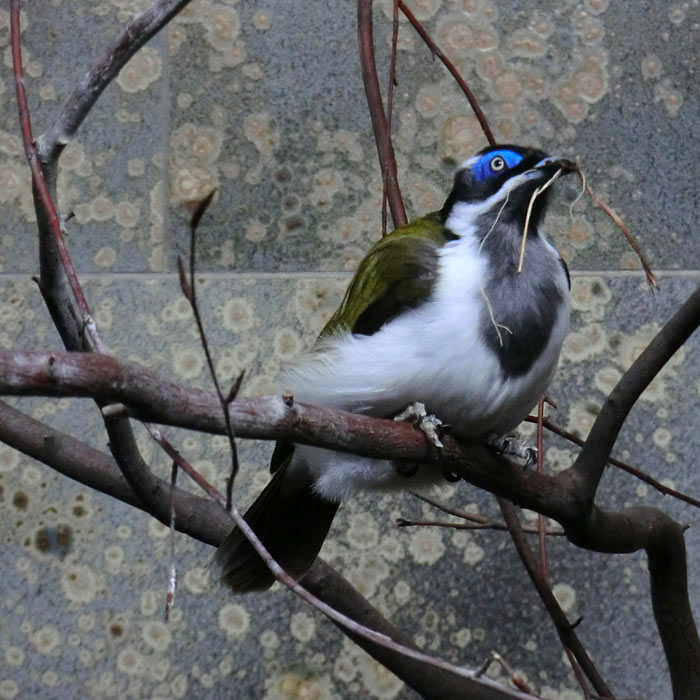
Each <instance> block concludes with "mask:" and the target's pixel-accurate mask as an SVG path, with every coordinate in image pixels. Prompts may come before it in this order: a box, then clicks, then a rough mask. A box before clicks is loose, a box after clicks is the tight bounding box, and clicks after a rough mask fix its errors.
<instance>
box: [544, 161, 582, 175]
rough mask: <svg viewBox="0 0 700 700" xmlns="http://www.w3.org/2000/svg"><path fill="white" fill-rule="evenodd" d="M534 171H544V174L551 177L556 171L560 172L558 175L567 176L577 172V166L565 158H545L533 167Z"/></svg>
mask: <svg viewBox="0 0 700 700" xmlns="http://www.w3.org/2000/svg"><path fill="white" fill-rule="evenodd" d="M535 169H536V170H544V171H545V172H547V173H549V174H551V175H553V174H554V173H555V172H556V171H557V170H561V172H560V173H559V174H560V175H567V174H568V173H572V172H574V171H576V170H578V165H577V164H576V163H574V161H572V160H568V159H567V158H553V157H551V156H550V157H547V158H543V159H542V160H541V161H540V162H539V163H537V165H536V166H535Z"/></svg>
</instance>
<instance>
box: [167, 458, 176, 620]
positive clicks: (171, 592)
mask: <svg viewBox="0 0 700 700" xmlns="http://www.w3.org/2000/svg"><path fill="white" fill-rule="evenodd" d="M176 482H177V462H175V461H173V466H172V469H171V472H170V554H169V557H168V558H169V560H170V561H169V566H168V569H169V571H170V575H169V576H168V592H167V593H166V595H165V621H166V622H167V621H168V620H169V619H170V610H171V608H172V606H173V602H174V601H175V590H176V589H177V566H176V563H175V499H174V498H173V495H174V493H175V484H176Z"/></svg>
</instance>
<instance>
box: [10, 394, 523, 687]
mask: <svg viewBox="0 0 700 700" xmlns="http://www.w3.org/2000/svg"><path fill="white" fill-rule="evenodd" d="M0 442H5V443H6V444H8V445H10V446H12V447H14V448H16V449H18V450H20V451H21V452H23V453H24V454H27V455H29V456H31V457H34V458H35V459H38V460H39V461H41V462H44V463H45V464H47V465H48V466H50V467H52V468H53V469H56V470H57V471H59V472H61V473H63V474H65V475H66V476H68V477H70V478H73V479H76V480H77V481H79V482H81V483H83V484H85V485H86V486H89V487H91V488H95V489H97V490H99V491H102V492H104V493H107V494H109V495H110V496H113V497H115V498H118V499H119V500H122V501H124V502H125V503H128V504H129V505H133V506H135V507H137V508H141V509H142V510H145V511H146V512H147V513H150V514H151V515H155V517H157V518H158V519H159V520H160V521H161V522H163V523H164V524H168V521H169V516H170V510H169V507H170V485H169V484H168V482H166V481H164V480H163V479H158V478H157V477H153V484H154V486H155V489H154V491H153V493H152V496H153V498H152V499H151V500H150V502H151V503H153V502H154V501H157V502H158V503H159V504H160V505H161V506H162V509H163V510H164V513H163V514H162V515H163V517H161V515H158V514H157V513H154V512H152V511H150V510H148V509H147V508H146V507H145V506H144V503H143V501H142V499H141V498H139V497H137V496H136V494H135V493H134V492H133V491H132V489H131V488H130V487H129V484H128V483H127V481H126V480H125V479H124V477H123V475H122V474H121V473H120V471H119V468H118V467H117V465H116V463H115V461H114V460H112V459H110V458H109V457H108V456H107V455H105V454H104V453H102V452H99V451H98V450H95V449H94V448H91V447H88V446H87V445H84V444H83V443H81V442H80V441H79V440H76V439H75V438H72V437H70V436H69V435H66V434H64V433H61V432H59V431H57V430H54V429H53V428H50V427H48V426H46V425H43V424H41V423H39V422H38V421H35V420H34V419H32V418H30V417H28V416H26V415H24V414H22V413H21V412H20V411H17V410H16V409H14V408H12V407H11V406H9V405H8V404H6V403H4V402H2V401H0ZM172 493H173V500H174V506H175V511H176V516H177V517H176V519H175V523H176V528H177V529H178V530H179V531H180V532H183V533H185V534H187V535H189V536H191V537H194V538H195V539H197V540H200V541H201V542H205V543H207V544H211V545H213V546H218V545H219V544H221V542H222V541H223V540H224V538H225V537H226V535H227V534H228V532H229V531H230V529H231V519H230V517H229V515H228V514H227V513H226V512H225V511H224V510H223V509H222V508H221V507H220V506H219V505H217V504H216V503H215V502H214V501H210V500H208V499H203V498H199V497H197V496H193V495H191V494H189V493H187V492H185V491H182V490H181V489H179V488H175V489H173V491H172ZM302 585H303V587H304V588H305V589H306V590H307V591H308V592H309V593H311V594H312V595H314V596H316V597H317V598H318V599H319V600H321V601H322V602H323V603H325V604H326V606H330V607H331V608H333V609H334V610H336V611H338V612H340V613H341V615H345V616H347V617H349V618H351V619H352V620H353V621H354V622H356V623H358V625H360V626H362V627H366V628H367V627H368V628H371V630H373V632H374V635H375V636H377V635H378V638H381V639H383V640H384V641H385V643H386V642H387V641H389V640H391V643H395V644H399V645H401V646H404V647H407V648H409V649H411V650H413V651H415V652H416V654H417V655H419V656H420V657H425V656H426V655H425V654H423V653H422V652H420V650H419V649H418V648H417V647H416V646H415V645H414V644H413V643H412V642H411V641H410V640H409V639H408V638H407V637H406V635H404V634H403V633H401V632H400V631H398V630H397V629H396V628H394V627H393V626H392V625H391V624H390V623H389V622H388V621H387V620H386V619H384V618H383V617H382V616H381V614H380V613H379V612H378V611H377V610H376V609H374V608H373V607H372V606H371V605H370V604H369V603H367V601H366V600H365V599H364V598H363V597H362V596H361V595H360V594H359V593H358V592H357V591H356V590H355V589H354V588H353V587H352V586H351V585H350V584H349V583H348V582H347V581H346V580H345V579H344V578H343V577H342V576H341V575H340V574H338V573H337V572H336V571H334V570H333V569H332V568H331V567H330V566H328V565H327V564H326V563H325V562H323V561H322V560H321V559H319V560H317V562H316V563H315V564H314V567H313V568H312V570H311V571H310V572H309V574H308V575H307V577H305V578H304V579H302ZM334 623H335V620H334ZM336 624H338V623H336ZM338 626H339V627H341V628H342V629H343V632H344V633H345V634H348V636H350V637H351V638H353V639H354V640H355V641H356V642H357V643H358V644H360V645H361V646H363V648H365V649H367V650H368V651H370V652H371V653H372V654H373V655H374V656H375V658H377V659H378V660H379V661H380V663H382V664H384V665H385V666H386V667H387V668H389V669H390V670H391V671H392V672H394V673H396V674H397V675H398V676H399V677H400V678H402V679H403V680H404V681H406V682H407V683H408V684H409V685H410V686H411V687H413V688H415V689H416V690H417V691H418V692H420V693H421V695H422V696H423V697H426V698H434V700H442V699H443V698H445V697H450V698H455V699H457V700H459V699H462V698H463V699H464V700H531V696H529V695H525V694H523V693H521V692H519V691H516V690H513V689H510V688H507V687H505V686H502V685H500V684H497V683H495V682H493V681H491V680H489V679H488V678H478V679H477V678H470V677H469V676H470V675H472V672H470V671H467V670H466V669H458V671H459V673H458V672H456V671H455V670H450V668H453V667H451V666H450V664H447V663H444V662H440V660H439V659H431V663H429V662H427V661H424V660H421V659H420V658H412V659H409V658H407V657H406V656H405V653H402V652H401V651H397V650H396V649H392V648H388V647H386V646H382V645H381V644H379V643H378V642H376V641H372V640H371V639H367V638H366V637H362V636H361V635H359V634H354V633H352V631H351V630H349V629H348V628H346V627H344V626H342V625H340V624H338ZM426 658H428V657H426ZM436 663H438V664H442V667H440V666H436V665H435V664H436ZM443 690H444V691H445V692H446V693H447V695H445V694H442V691H443Z"/></svg>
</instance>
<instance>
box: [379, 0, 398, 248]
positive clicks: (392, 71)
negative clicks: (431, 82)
mask: <svg viewBox="0 0 700 700" xmlns="http://www.w3.org/2000/svg"><path fill="white" fill-rule="evenodd" d="M398 40H399V3H398V0H394V10H393V17H392V30H391V59H390V61H389V85H388V87H387V97H386V125H387V130H388V132H389V136H391V128H392V117H393V107H394V86H395V85H396V45H397V43H398ZM388 158H389V153H388V152H387V153H386V154H385V156H384V167H385V168H387V167H388ZM386 204H387V183H386V180H385V181H384V185H383V187H382V236H386Z"/></svg>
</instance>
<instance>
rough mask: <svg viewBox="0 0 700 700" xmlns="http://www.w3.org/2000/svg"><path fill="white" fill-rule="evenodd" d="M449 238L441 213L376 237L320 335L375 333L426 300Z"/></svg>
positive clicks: (434, 213) (430, 215) (429, 215)
mask: <svg viewBox="0 0 700 700" xmlns="http://www.w3.org/2000/svg"><path fill="white" fill-rule="evenodd" d="M448 240H449V234H448V233H447V231H446V229H445V227H444V226H443V224H442V220H441V218H440V213H439V212H433V213H432V214H428V215H427V216H424V217H422V218H420V219H416V220H415V221H411V222H410V223H409V224H406V226H402V227H401V228H399V229H396V231H393V232H392V233H390V234H389V235H388V236H385V237H384V238H382V239H381V240H379V241H377V243H375V244H374V246H373V247H372V248H371V249H370V251H369V253H367V255H366V256H365V257H364V259H363V260H362V262H361V263H360V266H359V267H358V269H357V272H356V273H355V276H354V277H353V279H352V281H351V282H350V286H349V287H348V289H347V291H346V292H345V296H344V297H343V301H342V302H341V303H340V306H339V307H338V309H337V310H336V312H335V313H334V314H333V316H331V318H330V319H329V321H328V323H327V324H326V326H325V328H324V329H323V330H322V331H321V335H320V337H321V338H323V337H324V336H327V335H330V334H332V333H334V332H337V331H338V330H349V331H352V332H353V333H359V334H362V335H372V334H373V333H376V332H377V331H378V330H379V329H380V328H381V327H382V326H383V325H384V324H385V323H387V322H388V321H390V320H391V319H392V318H395V317H396V316H398V315H399V314H400V313H402V312H403V311H406V310H407V309H412V308H415V307H416V306H418V305H420V304H421V303H422V302H423V301H425V300H426V299H427V298H428V296H429V295H430V292H431V290H432V288H433V285H434V283H435V278H436V276H437V259H438V254H437V251H438V250H439V249H440V248H441V247H442V246H443V245H445V243H446V242H447V241H448Z"/></svg>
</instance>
